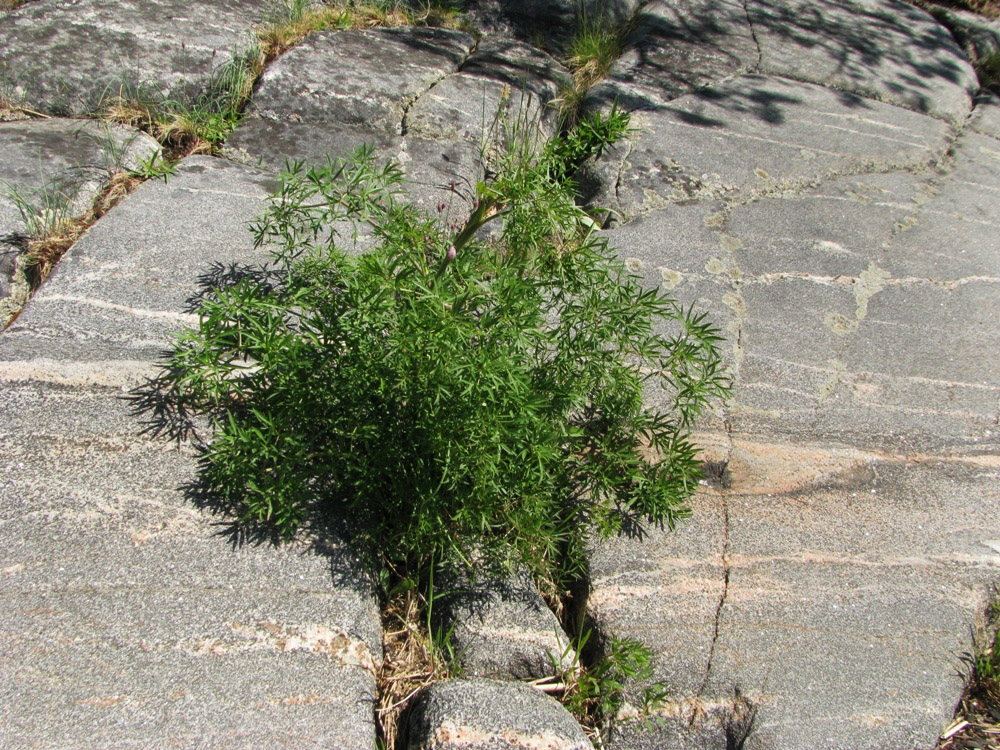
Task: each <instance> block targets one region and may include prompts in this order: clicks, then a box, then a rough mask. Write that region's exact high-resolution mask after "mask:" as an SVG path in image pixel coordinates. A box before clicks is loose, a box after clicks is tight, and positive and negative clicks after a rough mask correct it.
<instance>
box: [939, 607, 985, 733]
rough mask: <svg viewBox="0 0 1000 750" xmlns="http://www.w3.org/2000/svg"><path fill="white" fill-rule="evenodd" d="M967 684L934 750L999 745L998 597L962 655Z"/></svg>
mask: <svg viewBox="0 0 1000 750" xmlns="http://www.w3.org/2000/svg"><path fill="white" fill-rule="evenodd" d="M961 659H962V662H963V664H964V665H965V667H966V669H967V672H968V683H967V688H966V692H965V695H964V696H963V697H962V702H961V703H960V704H959V708H958V711H956V714H955V720H954V721H953V722H952V724H951V726H950V727H948V729H946V730H945V732H944V733H943V734H942V735H941V740H940V741H939V742H938V745H937V748H936V750H973V749H976V750H992V749H993V748H996V747H1000V741H998V739H1000V596H998V597H997V598H996V599H995V600H994V602H993V603H992V605H991V606H990V608H989V610H988V611H987V613H986V622H985V623H984V624H982V625H981V626H979V627H978V629H977V632H976V634H975V637H974V638H973V650H972V653H966V654H963V655H962V657H961Z"/></svg>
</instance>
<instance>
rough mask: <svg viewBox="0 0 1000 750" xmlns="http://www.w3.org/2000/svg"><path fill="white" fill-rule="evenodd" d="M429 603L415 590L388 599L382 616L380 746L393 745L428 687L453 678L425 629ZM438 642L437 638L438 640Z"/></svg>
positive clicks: (438, 645) (378, 684) (378, 685)
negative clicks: (408, 713) (405, 718)
mask: <svg viewBox="0 0 1000 750" xmlns="http://www.w3.org/2000/svg"><path fill="white" fill-rule="evenodd" d="M429 608H430V603H429V602H428V601H427V599H425V598H424V597H423V596H421V595H420V594H419V593H418V592H417V590H416V589H415V588H409V590H407V591H403V592H401V593H396V594H395V595H394V596H392V597H390V599H389V602H388V604H387V605H386V607H385V608H384V610H383V615H382V633H383V635H382V648H383V653H384V658H383V660H382V665H381V667H380V668H379V670H378V672H377V674H376V675H375V685H376V692H377V694H378V705H377V706H376V709H375V717H376V726H377V729H378V738H379V743H380V745H379V746H380V747H384V748H394V747H396V746H397V739H398V732H399V727H400V725H401V724H402V721H401V718H402V717H403V714H404V713H405V712H406V710H407V709H408V708H409V706H410V705H411V703H412V702H413V699H414V698H415V697H416V696H417V695H419V694H420V692H421V691H422V690H423V689H424V688H425V687H427V686H428V685H430V684H432V683H434V682H439V681H441V680H445V679H448V678H449V677H454V676H456V675H455V674H454V671H455V670H454V667H453V666H452V665H451V664H450V663H449V661H448V660H447V659H445V658H444V655H445V654H446V653H447V650H446V649H445V648H443V647H442V644H441V643H435V639H434V637H433V636H432V635H431V632H430V630H429V628H428V622H429V620H430V617H429ZM438 640H439V641H440V639H438Z"/></svg>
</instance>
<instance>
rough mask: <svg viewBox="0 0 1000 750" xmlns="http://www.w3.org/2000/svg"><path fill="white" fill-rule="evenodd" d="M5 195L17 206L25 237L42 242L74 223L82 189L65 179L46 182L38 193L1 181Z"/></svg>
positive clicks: (38, 189) (37, 189)
mask: <svg viewBox="0 0 1000 750" xmlns="http://www.w3.org/2000/svg"><path fill="white" fill-rule="evenodd" d="M0 187H3V195H4V197H5V198H7V200H9V201H10V202H11V203H13V204H14V208H16V209H17V212H18V214H19V215H20V217H21V222H22V223H23V224H24V227H25V234H27V235H28V237H29V238H31V239H32V240H40V239H42V238H44V237H49V236H51V235H54V234H59V233H60V232H61V231H62V230H63V229H65V227H66V225H67V224H68V223H69V222H70V221H71V220H72V218H73V217H72V207H73V202H74V200H75V199H76V196H77V193H78V192H79V190H80V186H79V185H78V184H75V183H73V182H71V181H67V180H62V179H50V180H46V181H45V182H44V183H43V184H42V185H41V186H40V187H38V188H35V189H34V190H29V189H25V188H22V187H19V186H17V185H13V184H11V183H9V182H4V181H2V180H0Z"/></svg>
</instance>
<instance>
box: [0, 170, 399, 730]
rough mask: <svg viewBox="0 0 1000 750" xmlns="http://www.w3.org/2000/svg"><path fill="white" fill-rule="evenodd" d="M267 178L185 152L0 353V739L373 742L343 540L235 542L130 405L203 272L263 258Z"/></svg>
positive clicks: (100, 226) (360, 610)
mask: <svg viewBox="0 0 1000 750" xmlns="http://www.w3.org/2000/svg"><path fill="white" fill-rule="evenodd" d="M270 185H271V183H270V178H268V177H267V176H266V175H264V174H261V173H259V172H257V171H255V170H252V169H249V168H246V167H241V166H238V165H234V164H231V163H227V162H225V161H221V160H218V159H211V158H207V157H192V158H190V159H188V160H186V161H185V162H183V163H182V164H181V165H180V166H179V168H178V170H177V173H176V174H175V175H174V176H172V177H171V178H170V179H169V181H168V182H166V183H164V182H162V181H154V182H148V183H146V184H145V185H144V186H142V187H141V188H140V189H139V190H138V191H137V192H136V193H134V194H133V195H132V196H130V197H128V198H127V199H126V200H125V201H124V202H123V203H122V204H120V205H119V206H118V207H117V208H116V209H115V210H114V211H112V212H111V213H109V214H107V215H106V216H105V217H104V218H102V219H101V220H100V221H99V222H98V223H97V224H96V225H95V226H94V227H93V228H92V229H91V230H90V232H89V233H88V234H87V235H86V237H85V238H84V239H82V240H81V241H80V242H78V243H77V244H76V245H75V246H74V248H73V249H72V251H71V252H70V254H69V255H68V256H67V257H66V258H65V259H64V260H63V261H62V262H61V263H60V265H59V267H58V269H57V271H56V272H55V273H54V275H53V276H52V277H51V278H50V279H49V281H48V282H47V283H46V284H45V285H44V287H43V288H42V289H41V290H40V291H39V293H38V294H37V295H36V296H35V297H34V298H33V299H32V300H31V302H30V303H29V304H28V306H27V309H26V310H25V312H24V313H23V314H22V315H21V316H20V317H19V318H18V319H17V320H16V321H15V323H14V325H13V326H12V327H11V328H9V329H8V330H7V331H6V332H5V333H4V334H3V336H2V339H0V382H2V384H3V387H2V388H0V414H2V417H0V450H2V452H3V455H4V457H5V460H6V466H7V468H6V470H5V472H4V473H3V476H2V478H0V602H2V603H3V608H4V612H5V613H6V614H5V616H4V625H3V628H2V632H0V652H2V653H3V655H4V656H3V658H2V660H0V700H2V701H3V704H4V706H5V717H6V718H5V720H4V722H3V723H2V724H0V745H4V746H5V747H36V746H45V747H67V748H68V747H101V746H105V747H106V746H123V745H136V746H161V745H164V744H172V743H175V744H178V745H184V746H190V745H198V746H200V747H213V748H216V747H217V748H224V747H233V746H239V747H248V748H276V747H302V746H304V745H322V746H324V747H330V748H339V749H340V750H357V749H359V748H374V745H375V727H374V718H373V712H372V705H373V702H374V698H375V677H374V673H375V669H376V667H377V665H378V663H379V662H380V661H381V656H382V655H381V629H380V623H379V618H378V610H377V606H376V603H375V600H374V598H373V596H372V593H371V590H370V588H369V587H368V586H367V584H366V583H365V579H364V577H363V576H362V575H361V573H360V568H359V566H358V565H357V564H356V563H355V562H354V561H352V559H351V556H350V555H349V554H348V553H347V551H346V547H344V546H343V545H338V544H336V543H333V542H321V541H317V542H316V543H315V544H312V545H309V544H292V545H287V546H284V547H278V548H275V547H272V546H270V545H268V544H261V545H256V546H255V545H251V544H239V543H238V540H239V537H238V536H233V535H229V534H227V531H228V532H232V531H234V530H233V529H232V528H229V529H227V524H226V522H225V520H224V519H215V518H213V516H212V515H211V513H210V512H209V511H208V510H207V509H206V510H202V509H199V508H198V507H196V506H195V505H194V504H192V501H191V497H190V495H189V493H188V492H187V491H186V490H185V489H184V487H185V486H189V487H190V486H193V484H194V483H196V481H197V453H196V451H195V450H194V449H193V448H192V447H191V446H190V445H188V444H186V443H184V442H181V443H179V444H174V443H170V442H167V441H166V440H165V439H163V438H156V437H154V436H153V435H152V434H148V433H146V434H144V423H143V420H144V419H148V418H149V415H148V414H146V415H145V416H142V415H137V414H135V413H134V411H133V402H131V401H130V400H129V399H128V398H127V397H128V395H129V394H130V393H133V392H134V391H135V389H136V388H137V387H139V386H140V385H141V384H142V383H143V381H144V378H145V377H147V376H150V375H152V374H154V373H155V372H156V368H155V365H156V362H157V361H158V359H159V356H160V353H161V352H162V350H163V349H164V347H166V346H167V345H168V343H169V340H170V337H171V336H172V335H173V334H174V333H176V332H177V331H179V330H180V329H181V328H182V327H183V326H184V325H185V324H190V323H191V322H192V318H191V316H188V315H186V314H185V313H184V309H185V300H187V299H188V298H189V297H191V295H192V294H194V293H196V292H197V291H198V288H199V287H198V277H199V274H201V275H206V274H207V275H208V276H211V275H212V273H213V269H217V268H218V266H215V267H213V265H212V264H213V262H214V263H220V264H225V265H226V266H227V267H230V266H231V265H233V264H236V265H237V266H238V265H240V264H248V263H255V262H259V261H260V260H262V258H261V257H260V254H259V253H257V254H255V252H254V250H253V246H252V238H251V235H250V233H249V232H248V231H247V229H246V223H247V222H248V221H250V220H251V219H252V218H253V217H254V216H255V215H256V214H257V213H258V212H259V211H260V210H261V209H262V207H263V201H264V199H265V197H266V195H267V194H268V192H269V188H270ZM206 198H209V199H207V200H206ZM53 727H60V728H61V729H60V730H59V731H58V732H54V731H53Z"/></svg>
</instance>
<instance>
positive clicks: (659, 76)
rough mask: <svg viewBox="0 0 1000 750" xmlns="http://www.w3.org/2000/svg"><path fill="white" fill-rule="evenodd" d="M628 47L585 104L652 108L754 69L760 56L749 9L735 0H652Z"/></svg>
mask: <svg viewBox="0 0 1000 750" xmlns="http://www.w3.org/2000/svg"><path fill="white" fill-rule="evenodd" d="M625 46H626V50H625V53H624V54H623V55H622V57H621V58H619V59H618V61H617V62H616V63H615V64H614V66H613V67H612V69H611V73H610V74H609V75H608V77H607V78H606V79H605V80H604V81H601V82H600V83H598V84H597V85H596V86H594V87H593V88H592V89H591V90H590V92H588V96H587V101H586V102H585V106H586V107H587V108H590V109H595V108H596V109H607V108H608V107H610V106H611V104H612V103H613V102H617V104H618V106H619V107H621V108H623V109H625V110H628V111H635V110H649V109H656V108H658V107H660V106H663V105H664V104H666V103H667V102H669V101H670V100H671V99H676V98H677V97H679V96H683V95H684V94H690V93H691V92H692V91H694V90H695V89H697V88H699V87H701V86H704V85H705V84H708V83H711V82H712V81H715V80H718V79H721V78H724V77H726V76H731V75H735V74H739V73H747V72H750V71H751V70H752V69H753V68H754V67H755V66H756V65H757V60H758V57H759V54H758V51H757V43H756V42H755V41H754V38H753V34H752V33H751V30H750V25H749V23H748V22H747V17H746V11H745V10H744V7H743V3H742V2H736V1H735V0H721V1H720V2H715V1H710V0H684V1H683V2H676V1H675V2H668V1H667V0H653V2H650V3H647V4H646V5H644V6H643V8H642V11H641V12H640V13H639V15H638V17H637V20H636V28H635V30H634V31H633V32H632V33H631V35H630V36H629V38H628V39H627V41H626V45H625Z"/></svg>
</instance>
